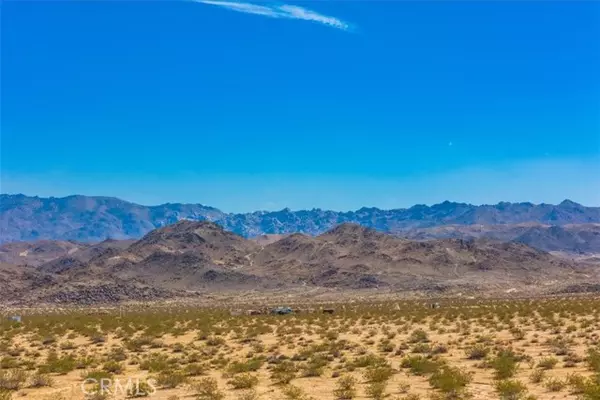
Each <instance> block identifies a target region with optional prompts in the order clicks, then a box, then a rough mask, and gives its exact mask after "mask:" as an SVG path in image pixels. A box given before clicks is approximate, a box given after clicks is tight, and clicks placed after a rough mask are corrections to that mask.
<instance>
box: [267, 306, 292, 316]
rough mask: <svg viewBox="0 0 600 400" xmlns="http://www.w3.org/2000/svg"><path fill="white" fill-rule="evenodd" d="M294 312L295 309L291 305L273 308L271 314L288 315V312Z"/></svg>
mask: <svg viewBox="0 0 600 400" xmlns="http://www.w3.org/2000/svg"><path fill="white" fill-rule="evenodd" d="M293 312H294V310H292V309H291V308H289V307H276V308H274V309H272V310H271V314H275V315H286V314H292V313H293Z"/></svg>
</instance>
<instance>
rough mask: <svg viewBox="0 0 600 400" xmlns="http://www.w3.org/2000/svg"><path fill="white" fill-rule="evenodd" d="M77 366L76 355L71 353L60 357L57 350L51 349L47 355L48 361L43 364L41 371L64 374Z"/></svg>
mask: <svg viewBox="0 0 600 400" xmlns="http://www.w3.org/2000/svg"><path fill="white" fill-rule="evenodd" d="M75 366H76V360H75V357H73V356H71V355H68V356H64V357H59V356H58V354H57V353H56V352H54V351H51V352H49V353H48V356H47V357H46V363H45V364H44V365H41V366H40V368H39V370H40V372H41V373H56V374H61V375H64V374H67V373H69V372H71V371H73V370H74V369H75Z"/></svg>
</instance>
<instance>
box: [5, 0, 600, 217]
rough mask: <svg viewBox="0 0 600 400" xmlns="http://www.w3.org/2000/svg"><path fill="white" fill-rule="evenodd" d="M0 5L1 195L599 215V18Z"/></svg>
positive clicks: (514, 6)
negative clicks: (516, 206) (499, 207)
mask: <svg viewBox="0 0 600 400" xmlns="http://www.w3.org/2000/svg"><path fill="white" fill-rule="evenodd" d="M209 3H211V4H209ZM1 7H2V9H1V12H2V32H1V33H2V54H1V56H2V82H1V83H2V87H1V89H2V104H1V105H2V137H1V139H2V141H1V171H0V172H1V178H2V180H1V182H0V184H1V188H0V189H1V191H2V192H4V193H17V192H23V193H25V194H29V195H40V196H50V195H54V196H63V195H68V194H73V193H79V194H88V195H109V196H117V197H121V198H124V199H126V200H131V201H135V202H139V203H142V204H156V203H161V202H168V201H170V202H194V203H196V202H198V203H204V204H209V205H212V206H215V207H218V208H221V209H224V210H226V211H250V210H255V209H281V208H283V207H291V208H293V209H299V208H313V207H321V208H330V209H338V210H346V209H356V208H360V207H361V206H379V207H385V208H394V207H405V206H410V205H412V204H415V203H425V204H431V203H436V202H441V201H443V200H446V199H448V200H453V201H464V202H471V203H495V202H498V201H501V200H506V201H533V202H560V201H561V200H562V199H564V198H570V199H573V200H575V201H579V202H582V203H583V204H587V205H600V73H599V72H598V71H600V44H599V43H600V41H598V38H599V37H600V24H599V22H600V3H599V2H593V1H589V2H588V1H581V2H572V1H570V2H560V1H532V2H523V1H508V2H492V1H485V2H484V1H482V2H475V1H464V2H442V1H380V2H367V1H335V2H324V1H312V2H293V3H266V2H256V3H246V2H233V1H231V2H224V3H218V2H217V1H206V2H193V1H170V2H169V1H124V2H120V1H107V2H99V1H97V2H84V1H64V2H58V1H53V2H16V1H5V2H4V3H3V4H2V5H1Z"/></svg>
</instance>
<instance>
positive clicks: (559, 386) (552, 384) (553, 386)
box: [544, 378, 567, 392]
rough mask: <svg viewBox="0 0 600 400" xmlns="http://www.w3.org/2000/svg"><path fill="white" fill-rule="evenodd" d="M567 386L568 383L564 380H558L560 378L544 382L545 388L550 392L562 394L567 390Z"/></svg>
mask: <svg viewBox="0 0 600 400" xmlns="http://www.w3.org/2000/svg"><path fill="white" fill-rule="evenodd" d="M566 385H567V382H565V381H563V380H562V379H558V378H549V379H546V381H544V387H545V388H546V389H547V390H548V391H549V392H560V391H561V390H563V389H564V388H565V386H566Z"/></svg>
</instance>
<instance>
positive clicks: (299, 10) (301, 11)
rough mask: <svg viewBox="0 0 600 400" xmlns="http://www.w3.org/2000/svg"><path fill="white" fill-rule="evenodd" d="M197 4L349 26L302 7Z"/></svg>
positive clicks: (206, 1)
mask: <svg viewBox="0 0 600 400" xmlns="http://www.w3.org/2000/svg"><path fill="white" fill-rule="evenodd" d="M194 1H196V2H198V3H204V4H210V5H214V6H219V7H223V8H227V9H229V10H233V11H238V12H243V13H247V14H256V15H263V16H265V17H271V18H287V19H300V20H305V21H313V22H318V23H321V24H324V25H328V26H331V27H333V28H337V29H342V30H348V29H350V25H349V24H347V23H346V22H344V21H342V20H340V19H338V18H335V17H329V16H327V15H323V14H319V13H318V12H315V11H312V10H308V9H306V8H303V7H299V6H294V5H289V4H283V5H275V4H269V5H259V4H252V3H245V2H239V1H214V0H194Z"/></svg>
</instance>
